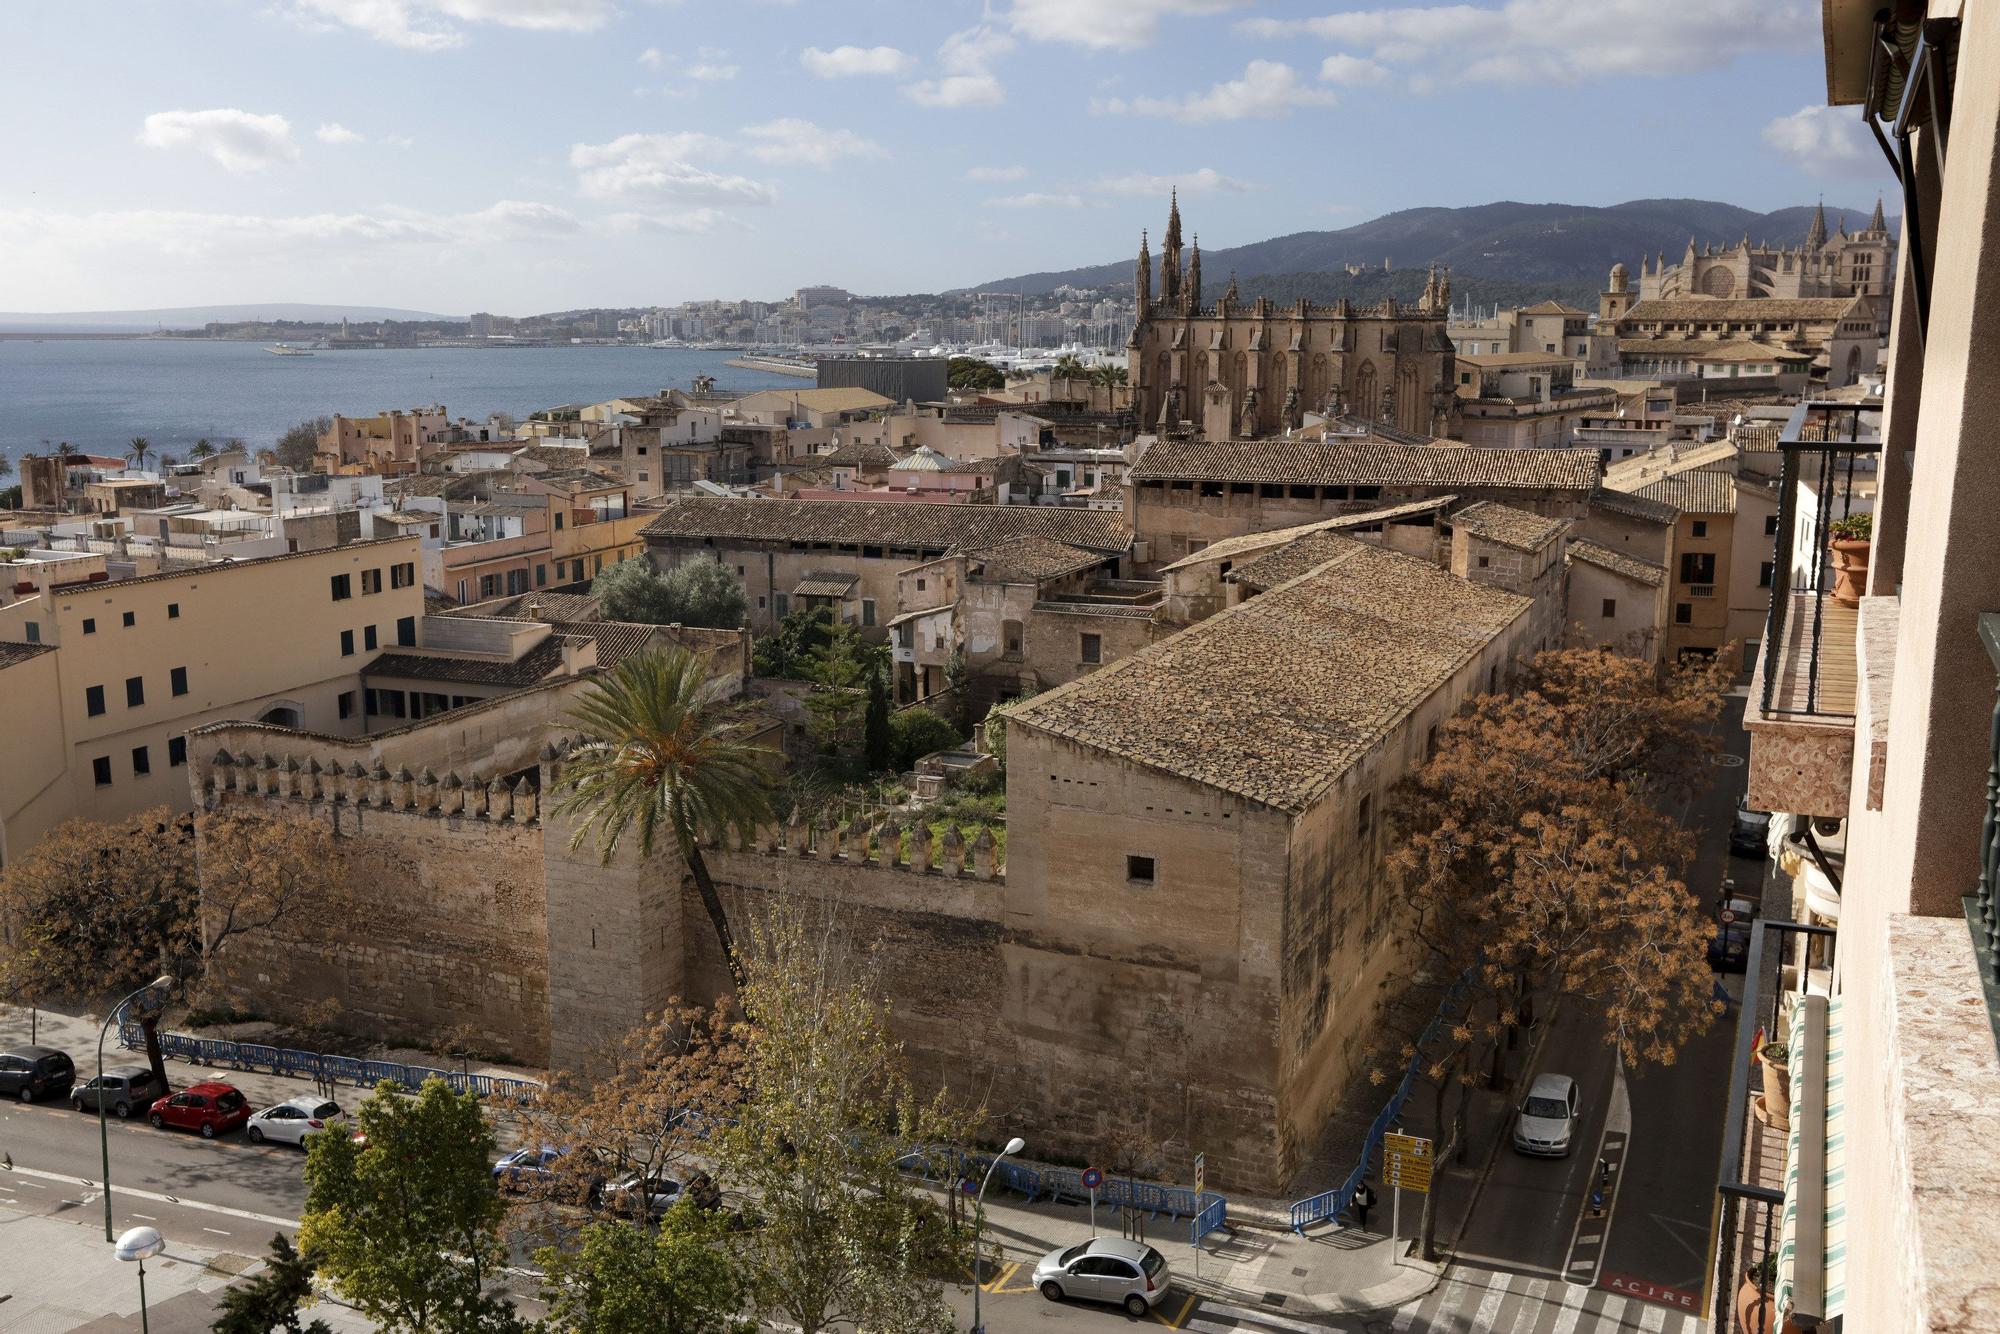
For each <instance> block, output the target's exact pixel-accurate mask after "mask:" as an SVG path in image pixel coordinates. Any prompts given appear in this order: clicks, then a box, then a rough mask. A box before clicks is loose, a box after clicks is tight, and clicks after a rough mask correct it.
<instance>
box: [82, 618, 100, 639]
mask: <svg viewBox="0 0 2000 1334" xmlns="http://www.w3.org/2000/svg"><path fill="white" fill-rule="evenodd" d="M83 632H84V633H85V634H87V635H94V634H96V633H97V621H96V620H95V619H94V618H92V617H89V616H86V617H84V618H83Z"/></svg>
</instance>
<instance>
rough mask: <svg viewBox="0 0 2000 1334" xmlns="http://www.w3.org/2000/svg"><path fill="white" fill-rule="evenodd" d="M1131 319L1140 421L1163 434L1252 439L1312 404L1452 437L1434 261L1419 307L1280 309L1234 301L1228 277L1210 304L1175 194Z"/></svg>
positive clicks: (1444, 297)
mask: <svg viewBox="0 0 2000 1334" xmlns="http://www.w3.org/2000/svg"><path fill="white" fill-rule="evenodd" d="M1135 285H1136V289H1137V296H1138V322H1137V323H1136V324H1135V325H1134V326H1133V329H1132V338H1131V341H1130V342H1129V343H1128V344H1127V347H1126V365H1127V366H1128V367H1129V368H1130V370H1131V380H1132V404H1133V408H1134V410H1135V412H1136V413H1137V415H1138V418H1139V421H1140V422H1141V423H1142V424H1143V425H1144V426H1146V427H1148V428H1152V429H1157V430H1159V431H1161V432H1163V433H1171V432H1177V431H1193V432H1195V433H1198V434H1201V435H1205V436H1207V437H1209V438H1210V439H1215V440H1229V439H1239V438H1240V439H1256V438H1259V437H1263V436H1273V435H1280V434H1282V433H1284V432H1285V431H1287V430H1290V429H1295V428H1297V427H1298V426H1300V425H1302V424H1303V422H1304V419H1305V414H1306V413H1308V412H1314V413H1323V414H1326V415H1329V416H1339V415H1341V414H1344V413H1352V414H1353V415H1355V416H1356V417H1360V418H1363V419H1366V420H1370V421H1378V422H1382V423H1384V424H1387V425H1389V426H1393V427H1396V428H1398V429H1400V430H1404V431H1411V432H1418V433H1424V434H1429V435H1455V434H1456V431H1455V430H1454V429H1453V427H1454V425H1455V413H1456V407H1457V398H1456V396H1455V394H1454V393H1453V374H1452V346H1451V339H1450V338H1449V337H1447V336H1446V334H1445V316H1446V313H1447V311H1448V310H1449V308H1450V305H1451V279H1450V276H1449V275H1448V274H1446V275H1442V276H1440V275H1439V274H1438V273H1437V272H1436V271H1435V270H1434V271H1433V272H1432V274H1431V281H1430V283H1429V285H1428V286H1427V287H1426V288H1425V290H1424V296H1423V299H1422V300H1421V301H1419V302H1418V303H1417V304H1416V305H1415V306H1414V307H1403V306H1400V305H1398V303H1397V302H1396V301H1395V300H1394V299H1393V298H1386V299H1384V300H1383V301H1382V302H1381V303H1380V304H1379V305H1376V306H1373V307H1370V308H1369V309H1367V310H1359V309H1357V308H1355V307H1354V306H1353V305H1352V304H1350V303H1349V302H1348V301H1347V300H1345V299H1344V298H1343V299H1342V300H1341V301H1339V302H1337V303H1335V304H1334V305H1331V306H1319V307H1316V306H1314V305H1313V304H1312V303H1311V302H1309V301H1305V300H1300V301H1299V302H1298V303H1297V304H1296V305H1293V306H1290V307H1285V308H1280V307H1277V306H1274V305H1272V304H1271V302H1270V301H1268V300H1266V299H1264V298H1261V297H1260V298H1259V299H1258V300H1256V301H1253V302H1250V303H1248V304H1246V303H1244V302H1242V301H1240V300H1238V298H1237V295H1236V283H1235V281H1234V279H1232V280H1231V281H1230V284H1229V286H1228V288H1227V289H1226V290H1225V291H1224V292H1223V293H1222V295H1221V297H1220V298H1219V299H1216V300H1213V301H1208V302H1205V301H1204V300H1203V298H1202V285H1201V240H1200V238H1199V237H1196V238H1195V241H1194V245H1193V247H1192V251H1191V253H1190V255H1189V258H1188V260H1187V263H1186V265H1185V267H1184V266H1183V264H1182V257H1181V213H1180V201H1179V199H1178V197H1176V198H1175V200H1174V202H1173V205H1172V207H1171V209H1170V210H1169V212H1168V215H1167V233H1166V242H1165V245H1164V246H1163V247H1162V249H1161V252H1160V285H1159V290H1158V292H1157V294H1156V293H1155V291H1154V288H1153V260H1152V254H1151V252H1150V251H1149V250H1148V248H1147V242H1146V240H1145V238H1143V237H1142V238H1141V239H1140V242H1139V261H1138V266H1137V270H1136V276H1135Z"/></svg>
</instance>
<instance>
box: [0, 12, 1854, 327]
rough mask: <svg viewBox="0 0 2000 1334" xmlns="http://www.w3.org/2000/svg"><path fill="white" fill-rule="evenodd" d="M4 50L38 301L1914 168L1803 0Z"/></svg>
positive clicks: (938, 242)
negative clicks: (1898, 156) (1860, 104)
mask: <svg viewBox="0 0 2000 1334" xmlns="http://www.w3.org/2000/svg"><path fill="white" fill-rule="evenodd" d="M0 37H4V39H5V42H6V47H7V49H9V51H10V53H11V54H12V55H13V57H14V59H13V60H12V61H11V62H9V68H8V78H7V81H6V85H5V91H4V92H0V141H4V142H5V144H6V146H7V150H8V151H7V158H8V161H9V166H10V190H9V197H8V200H7V202H6V203H5V204H4V205H0V251H4V252H5V253H7V254H8V255H9V256H10V263H9V269H10V273H9V280H8V284H7V286H8V291H7V292H6V294H5V296H4V298H0V304H5V305H6V306H7V307H9V308H10V309H13V310H17V311H58V310H60V311H74V310H89V309H113V308H115V309H132V308H139V307H153V306H186V305H215V304H225V303H245V302H268V301H295V302H328V303H339V302H343V301H346V302H353V303H355V304H371V305H388V306H398V307H407V308H415V309H424V310H440V311H449V312H461V313H462V312H468V311H472V310H493V311H512V312H527V311H540V310H558V309H569V308H579V307H589V306H618V307H627V306H639V305H654V304H658V305H672V304H675V303H678V302H682V301H687V300H700V299H706V298H715V297H755V298H760V299H766V300H769V299H774V298H776V297H779V296H782V295H784V294H786V293H789V292H790V291H791V290H793V289H794V288H797V287H801V286H805V285H808V284H816V283H826V284H832V285H837V286H841V287H845V288H848V289H850V290H852V291H855V292H865V293H884V294H888V293H898V292H914V291H936V290H939V289H942V288H948V287H957V286H963V285H965V284H969V283H975V282H979V281H982V280H985V279H990V278H993V277H995V276H997V275H1000V274H1005V273H1017V272H1028V271H1033V270H1038V269H1060V268H1067V267H1071V266H1075V265H1083V264H1091V263H1098V262H1103V261H1105V260H1108V259H1111V258H1113V257H1115V256H1117V255H1120V254H1123V253H1127V252H1128V251H1129V250H1130V249H1131V248H1132V246H1133V243H1134V241H1135V240H1136V236H1137V232H1138V229H1139V228H1140V227H1142V226H1152V227H1157V225H1158V220H1159V216H1160V212H1161V210H1160V202H1161V199H1162V197H1163V196H1164V195H1165V194H1166V192H1167V191H1168V190H1169V189H1173V188H1178V189H1180V190H1181V191H1182V193H1183V194H1184V195H1185V196H1188V197H1190V198H1195V199H1199V206H1198V210H1196V211H1194V212H1193V213H1192V214H1191V216H1193V217H1195V218H1197V219H1198V221H1199V224H1200V226H1201V228H1202V229H1203V230H1202V241H1203V245H1204V247H1205V248H1216V249H1219V248H1222V247H1226V246H1233V245H1239V244H1244V243H1247V242H1252V241H1257V240H1262V239H1265V238H1267V237H1270V236H1276V235H1282V234H1285V233H1289V232H1296V231H1309V230H1323V229H1330V228H1340V227H1346V226H1350V225H1353V224H1354V223H1358V222H1362V221H1365V220H1367V219H1369V218H1372V217H1376V216H1379V215H1381V214H1384V213H1389V212H1393V211H1396V210H1398V209H1403V208H1410V207H1418V206H1423V205H1445V206H1453V205H1464V204H1476V203H1485V202H1489V201H1492V200H1499V199H1520V200H1526V201H1543V200H1561V201H1564V202H1572V203H1579V204H1608V203H1615V202H1618V201H1621V200H1626V199H1635V198H1646V197H1661V196H1674V197H1682V196H1691V197H1701V198H1710V199H1718V200H1726V201H1728V202H1730V203H1734V204H1739V205H1742V206H1744V207H1747V208H1753V209H1770V208H1775V207H1780V206H1784V205H1790V204H1797V203H1800V202H1802V201H1807V200H1810V199H1812V198H1813V197H1815V196H1816V195H1819V194H1826V195H1828V196H1829V197H1830V198H1831V199H1832V200H1834V201H1835V202H1839V203H1843V204H1849V205H1851V204H1852V203H1853V202H1854V201H1857V200H1860V201H1863V202H1864V203H1865V201H1866V199H1867V198H1868V197H1871V196H1872V195H1873V194H1874V193H1876V192H1877V191H1878V190H1879V189H1880V188H1881V185H1882V183H1883V181H1884V180H1885V179H1886V173H1885V172H1884V171H1883V169H1882V164H1881V160H1880V155H1879V153H1877V152H1876V151H1875V149H1874V147H1873V145H1872V144H1871V143H1870V142H1869V140H1868V137H1867V134H1866V131H1865V129H1864V128H1863V127H1862V125H1861V123H1860V121H1859V119H1858V117H1856V116H1855V115H1854V114H1853V113H1852V110H1851V109H1847V110H1835V109H1831V108H1827V107H1825V106H1824V105H1823V101H1824V98H1823V92H1822V90H1821V87H1820V80H1821V78H1822V73H1823V71H1822V57H1821V51H1820V45H1819V40H1818V6H1816V5H1812V4H1807V3H1803V2H1802V0H1801V2H1794V0H1784V2H1783V3H1758V4H1752V5H1742V4H1734V3H1727V2H1726V0H1687V2H1686V3H1678V4H1674V5H1661V4H1657V3H1649V2H1648V0H1601V2H1600V3H1598V4H1595V5H1592V6H1589V7H1587V8H1585V9H1576V8H1574V7H1570V6H1563V5H1558V4H1554V3H1551V0H1509V3H1505V4H1482V5H1471V6H1465V5H1451V6H1439V5H1402V6H1394V7H1364V6H1358V5H1355V6H1348V5H1336V4H1334V3H1331V0H988V2H987V3H983V4H975V3H972V2H971V0H941V2H937V3H917V2H916V0H868V2H867V3H860V4H852V5H844V6H834V5H826V4H808V3H786V2H785V0H742V2H740V3H736V4H728V5H725V4H722V3H720V2H719V0H677V2H675V0H276V2H275V3H271V2H269V0H217V2H216V3H212V4H206V5H203V6H200V7H183V6H179V5H171V4H167V3H164V0H154V2H151V3H139V4H131V5H126V4H114V3H111V2H110V0H83V2H81V3H74V4H64V5H60V6H58V5H53V4H35V3H31V4H22V5H16V6H11V7H9V8H8V9H7V10H6V11H5V12H4V13H0ZM1724 53H1727V54H1724ZM86 90H87V95H86Z"/></svg>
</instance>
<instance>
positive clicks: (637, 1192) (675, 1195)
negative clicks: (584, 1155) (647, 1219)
mask: <svg viewBox="0 0 2000 1334" xmlns="http://www.w3.org/2000/svg"><path fill="white" fill-rule="evenodd" d="M681 1189H682V1188H681V1183H680V1182H678V1181H676V1180H674V1179H673V1178H672V1177H663V1176H655V1177H648V1176H642V1175H641V1174H639V1173H637V1172H627V1173H626V1174H625V1175H624V1176H622V1177H619V1178H618V1179H617V1180H615V1181H607V1182H606V1183H605V1184H604V1188H603V1189H602V1190H600V1191H599V1192H598V1197H597V1202H598V1204H599V1205H600V1206H601V1207H603V1208H604V1209H606V1210H607V1211H609V1212H611V1213H615V1214H626V1215H628V1216H631V1217H635V1218H636V1217H638V1216H639V1215H640V1213H641V1212H642V1211H643V1212H644V1213H645V1214H647V1215H649V1216H651V1217H653V1218H660V1217H663V1216H664V1215H665V1214H666V1212H667V1210H669V1209H671V1208H673V1207H674V1206H675V1205H676V1204H678V1203H680V1198H681Z"/></svg>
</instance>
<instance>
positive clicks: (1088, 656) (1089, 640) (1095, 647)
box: [1079, 635, 1104, 663]
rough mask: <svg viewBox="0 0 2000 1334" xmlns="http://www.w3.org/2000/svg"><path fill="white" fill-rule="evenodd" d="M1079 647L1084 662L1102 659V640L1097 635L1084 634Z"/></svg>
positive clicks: (1100, 660) (1101, 660)
mask: <svg viewBox="0 0 2000 1334" xmlns="http://www.w3.org/2000/svg"><path fill="white" fill-rule="evenodd" d="M1079 648H1080V654H1081V656H1082V659H1083V661H1085V662H1086V663H1093V662H1103V661H1104V641H1103V640H1102V639H1100V638H1099V637H1098V636H1096V635H1084V636H1083V642H1082V644H1081V645H1080V646H1079Z"/></svg>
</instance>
